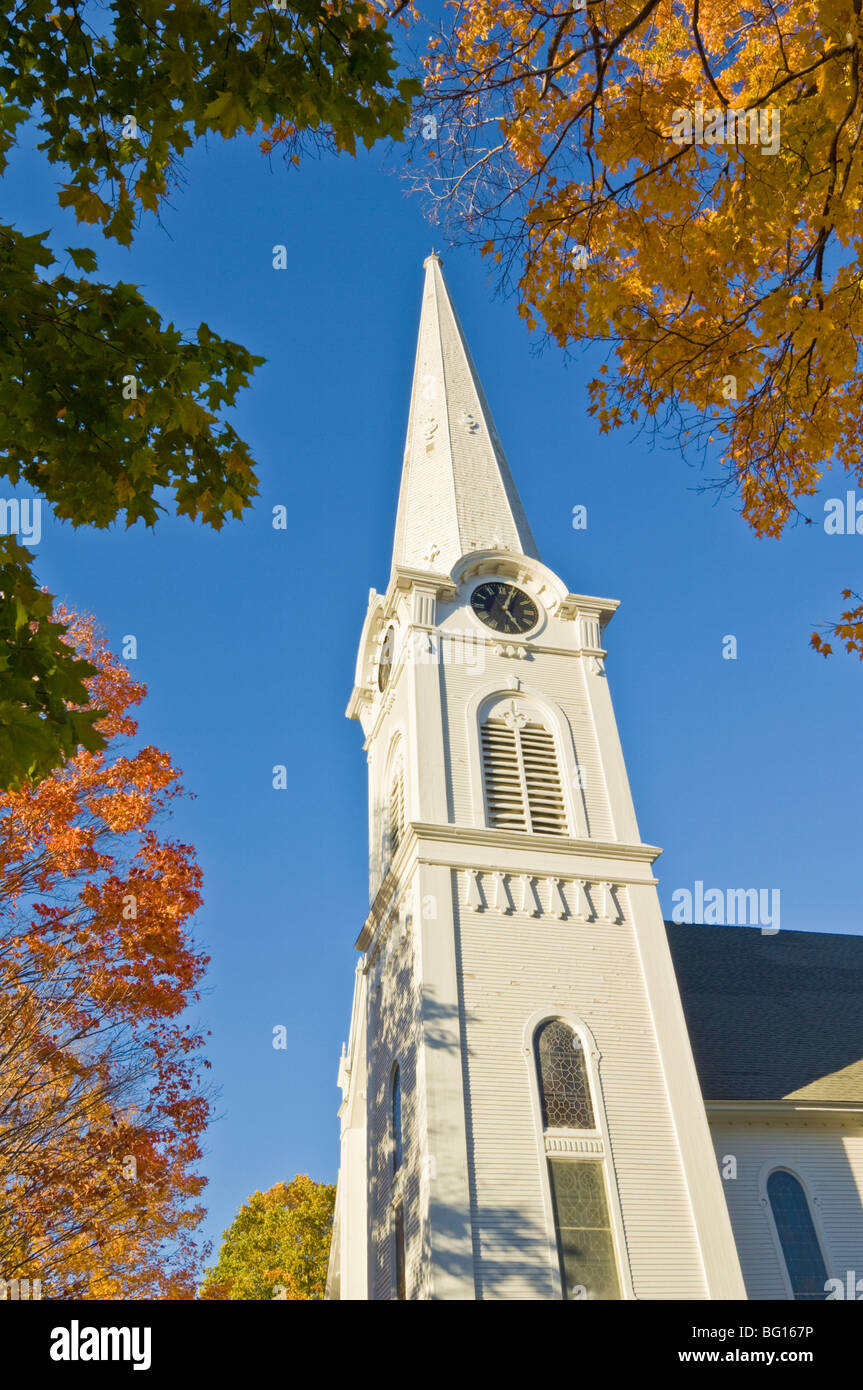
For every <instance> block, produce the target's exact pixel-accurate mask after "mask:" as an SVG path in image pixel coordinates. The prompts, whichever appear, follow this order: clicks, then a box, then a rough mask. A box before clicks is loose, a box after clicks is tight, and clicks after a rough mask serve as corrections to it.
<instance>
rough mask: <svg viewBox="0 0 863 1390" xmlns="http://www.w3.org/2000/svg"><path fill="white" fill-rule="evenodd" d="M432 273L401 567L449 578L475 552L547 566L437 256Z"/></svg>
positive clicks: (399, 543)
mask: <svg viewBox="0 0 863 1390" xmlns="http://www.w3.org/2000/svg"><path fill="white" fill-rule="evenodd" d="M425 272H426V276H425V286H424V289H423V300H422V313H421V315H420V329H419V341H418V344H417V355H416V364H415V367H414V380H413V391H412V394H411V407H410V416H409V419H408V432H407V444H406V447H405V457H404V468H403V472H402V480H401V490H400V492H399V506H398V515H397V519H396V534H395V544H394V547H393V568H394V569H395V568H396V567H403V568H408V569H414V570H432V571H434V572H435V573H437V574H440V573H444V574H448V573H449V572H450V571H451V570H452V568H453V566H454V565H455V564H456V563H457V561H458V560H460V559H461V557H462V556H463V555H467V554H470V553H471V552H472V551H474V550H511V551H513V552H515V553H516V554H522V555H531V556H533V557H535V558H537V559H538V558H539V555H538V552H537V548H536V542H535V541H534V539H533V535H532V534H531V530H530V526H529V525H528V522H527V518H526V516H525V514H524V509H523V507H522V505H521V500H520V498H519V495H518V492H517V491H516V487H515V483H514V482H513V480H512V475H511V474H510V471H509V467H508V465H507V461H506V458H505V457H504V452H503V448H502V446H501V443H500V440H499V438H498V434H497V430H496V429H495V425H494V421H493V419H492V415H491V411H490V409H489V406H488V402H487V401H486V398H485V393H484V392H483V389H482V386H481V385H480V380H479V376H478V375H477V370H476V367H475V366H474V364H473V359H472V358H471V355H470V351H469V349H468V346H467V343H466V341H465V337H464V333H463V332H462V328H461V324H460V323H459V321H458V317H457V315H456V312H455V309H454V308H453V306H452V301H451V300H450V297H449V294H448V292H447V288H446V285H445V284H444V279H443V274H442V271H441V261H440V258H439V257H438V256H436V255H435V254H434V253H432V254H431V255H430V256H429V257H428V258H427V259H426V261H425Z"/></svg>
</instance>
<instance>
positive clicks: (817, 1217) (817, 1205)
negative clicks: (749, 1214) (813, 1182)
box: [758, 1159, 835, 1303]
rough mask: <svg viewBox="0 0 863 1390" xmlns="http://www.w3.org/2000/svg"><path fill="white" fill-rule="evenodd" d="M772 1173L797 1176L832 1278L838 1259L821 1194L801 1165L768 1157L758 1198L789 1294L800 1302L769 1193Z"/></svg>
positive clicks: (760, 1181) (790, 1297) (760, 1173)
mask: <svg viewBox="0 0 863 1390" xmlns="http://www.w3.org/2000/svg"><path fill="white" fill-rule="evenodd" d="M804 1166H805V1165H804ZM772 1173H790V1174H791V1176H792V1178H796V1179H797V1181H798V1182H799V1184H800V1186H801V1187H802V1188H803V1195H804V1197H805V1198H806V1204H807V1206H808V1208H809V1215H810V1217H811V1218H812V1225H813V1227H814V1228H815V1236H816V1239H817V1241H818V1244H819V1246H820V1248H821V1258H822V1259H823V1261H824V1268H825V1269H826V1271H827V1278H828V1279H831V1278H834V1277H835V1276H834V1274H833V1268H834V1261H833V1256H832V1254H831V1251H830V1246H829V1244H828V1243H827V1238H826V1233H825V1230H824V1226H823V1224H822V1221H821V1199H820V1197H819V1196H818V1195H817V1193H815V1192H814V1191H813V1190H812V1188H811V1186H810V1184H809V1181H808V1180H807V1179H806V1178H805V1177H804V1175H803V1173H801V1172H800V1171H799V1169H798V1168H796V1167H794V1168H792V1167H791V1164H790V1163H782V1162H781V1161H780V1162H777V1161H776V1159H768V1161H767V1162H766V1163H764V1164H763V1165H762V1167H761V1169H760V1170H759V1173H758V1200H759V1202H760V1204H761V1207H762V1210H763V1211H764V1213H765V1215H766V1217H767V1226H768V1229H769V1231H770V1235H771V1237H772V1239H773V1245H774V1248H775V1250H776V1254H777V1265H778V1268H779V1273H780V1276H781V1278H782V1282H783V1284H784V1286H785V1293H786V1297H787V1298H788V1299H789V1300H790V1301H791V1302H792V1303H794V1302H796V1301H797V1300H796V1299H795V1298H794V1287H793V1285H792V1283H791V1276H790V1274H789V1273H788V1265H787V1264H786V1261H785V1251H784V1250H783V1249H782V1241H781V1239H780V1236H779V1229H778V1227H777V1225H776V1218H775V1217H774V1215H773V1207H772V1204H771V1202H770V1198H769V1196H768V1193H767V1180H768V1178H769V1177H770V1176H771V1174H772ZM800 1301H801V1302H806V1301H807V1300H803V1299H801V1300H800Z"/></svg>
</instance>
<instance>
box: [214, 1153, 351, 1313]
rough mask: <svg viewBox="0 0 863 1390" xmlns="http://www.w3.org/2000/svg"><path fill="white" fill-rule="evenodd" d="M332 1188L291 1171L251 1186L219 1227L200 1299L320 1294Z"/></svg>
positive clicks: (324, 1274) (315, 1296) (333, 1196)
mask: <svg viewBox="0 0 863 1390" xmlns="http://www.w3.org/2000/svg"><path fill="white" fill-rule="evenodd" d="M335 1199H336V1189H335V1187H331V1186H329V1185H328V1184H327V1183H321V1182H313V1181H312V1179H311V1178H309V1177H306V1176H304V1175H301V1174H299V1173H298V1174H297V1176H296V1177H295V1178H294V1180H293V1182H289V1183H283V1182H277V1183H276V1184H275V1186H274V1187H271V1188H270V1189H269V1190H268V1191H267V1192H253V1193H252V1196H251V1197H250V1198H249V1200H248V1202H246V1203H245V1204H244V1205H243V1206H242V1207H240V1210H239V1212H238V1213H237V1215H236V1217H235V1218H234V1220H233V1222H232V1223H231V1225H230V1226H229V1227H228V1229H227V1230H226V1231H225V1232H224V1235H223V1238H222V1248H221V1250H220V1251H219V1258H218V1260H217V1262H216V1264H215V1265H214V1266H213V1268H212V1269H208V1270H207V1276H206V1279H205V1280H204V1283H203V1285H202V1287H201V1295H200V1296H201V1298H204V1299H261V1298H267V1299H269V1298H284V1299H289V1300H291V1301H297V1300H300V1299H321V1298H323V1296H324V1287H325V1285H326V1281H327V1261H328V1259H329V1252H330V1238H331V1236H332V1229H333V1208H334V1206H335Z"/></svg>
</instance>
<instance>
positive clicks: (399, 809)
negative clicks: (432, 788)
mask: <svg viewBox="0 0 863 1390" xmlns="http://www.w3.org/2000/svg"><path fill="white" fill-rule="evenodd" d="M404 833H405V773H404V764H403V763H401V762H399V763H398V764H397V766H396V770H395V772H394V773H393V778H392V781H391V783H390V801H389V840H390V855H393V854H395V852H396V850H397V849H398V847H399V845H400V844H401V842H402V840H403V839H404Z"/></svg>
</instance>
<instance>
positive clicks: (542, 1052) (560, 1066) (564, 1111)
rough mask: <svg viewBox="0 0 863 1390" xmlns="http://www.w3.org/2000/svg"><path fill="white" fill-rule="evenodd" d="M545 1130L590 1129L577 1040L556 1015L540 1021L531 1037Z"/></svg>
mask: <svg viewBox="0 0 863 1390" xmlns="http://www.w3.org/2000/svg"><path fill="white" fill-rule="evenodd" d="M534 1046H535V1049H536V1066H537V1072H538V1074H539V1093H540V1099H541V1101H542V1123H543V1126H544V1128H545V1129H594V1128H595V1127H596V1123H595V1120H594V1118H593V1105H592V1103H591V1099H590V1087H589V1086H588V1081H587V1067H586V1065H585V1060H584V1050H583V1048H582V1045H581V1039H580V1037H579V1036H578V1034H577V1033H576V1032H575V1030H574V1029H572V1028H570V1027H569V1024H567V1023H563V1022H562V1021H561V1019H559V1018H553V1019H551V1020H550V1021H549V1022H548V1023H543V1024H542V1025H541V1026H540V1027H539V1028H538V1029H537V1030H536V1036H535V1039H534Z"/></svg>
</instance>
